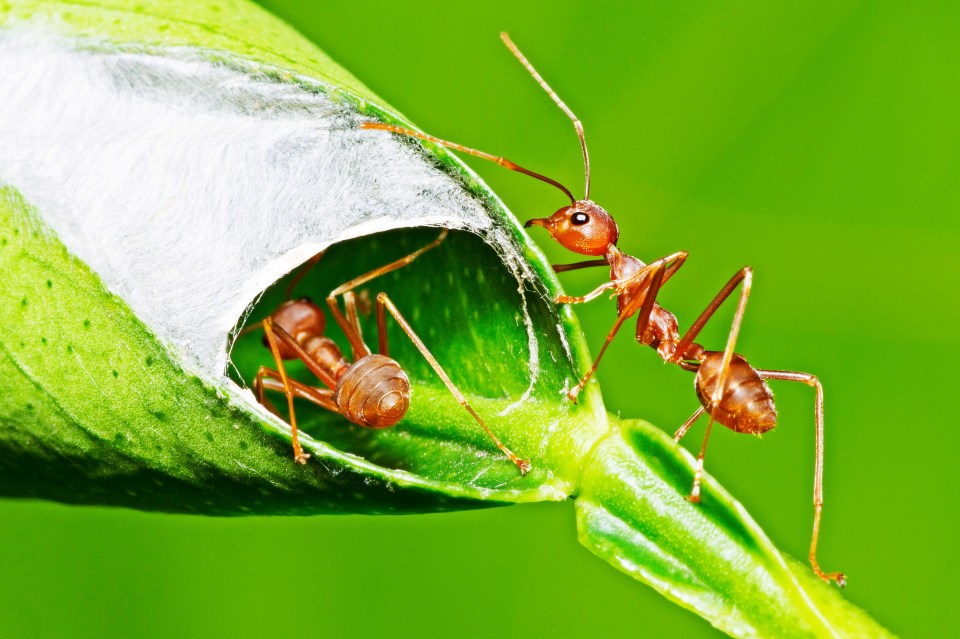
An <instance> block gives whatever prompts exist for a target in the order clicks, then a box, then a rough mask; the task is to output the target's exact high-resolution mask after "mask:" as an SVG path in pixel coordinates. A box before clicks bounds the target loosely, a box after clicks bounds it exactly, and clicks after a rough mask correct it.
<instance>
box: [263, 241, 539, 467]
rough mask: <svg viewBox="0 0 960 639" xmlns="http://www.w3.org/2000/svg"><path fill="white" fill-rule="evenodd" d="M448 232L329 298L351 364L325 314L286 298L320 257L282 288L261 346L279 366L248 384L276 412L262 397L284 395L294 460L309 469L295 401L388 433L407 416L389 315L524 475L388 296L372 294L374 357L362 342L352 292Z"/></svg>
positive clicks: (305, 301)
mask: <svg viewBox="0 0 960 639" xmlns="http://www.w3.org/2000/svg"><path fill="white" fill-rule="evenodd" d="M447 233H448V231H447V230H446V229H444V230H443V231H442V232H441V233H440V235H439V237H437V239H435V240H434V241H433V242H430V243H429V244H427V245H426V246H424V247H422V248H420V249H419V250H417V251H414V252H413V253H411V254H409V255H407V256H405V257H402V258H400V259H398V260H395V261H393V262H391V263H389V264H387V265H385V266H381V267H380V268H376V269H374V270H372V271H369V272H367V273H364V274H363V275H360V276H359V277H356V278H354V279H352V280H350V281H349V282H346V283H345V284H341V285H340V286H338V287H337V288H335V289H334V290H332V291H331V292H330V294H329V295H328V296H327V305H328V306H329V307H330V313H331V314H332V315H333V318H334V319H335V320H336V322H337V324H338V325H339V326H340V329H341V330H342V331H343V334H344V335H345V336H346V338H347V341H348V342H349V343H350V348H351V350H352V359H353V361H352V362H349V361H347V359H346V358H345V357H344V355H343V353H342V352H341V351H340V348H339V346H337V344H336V342H334V341H333V340H332V339H330V338H329V337H326V336H325V335H324V329H325V328H326V316H325V315H324V313H323V311H322V310H321V309H320V307H319V306H317V305H316V304H314V303H313V302H312V301H310V299H309V298H306V297H304V298H300V299H296V300H294V299H291V297H292V292H293V288H294V286H296V284H297V282H299V281H300V280H301V279H302V278H303V276H304V275H306V273H307V272H308V271H309V270H310V269H311V268H313V267H314V266H315V265H316V264H317V262H319V261H320V258H321V257H322V256H323V253H322V252H321V253H318V254H317V255H315V256H314V257H313V258H311V259H310V260H309V261H308V262H307V263H306V264H305V265H304V267H303V268H302V269H301V270H300V271H299V272H298V273H297V274H296V275H295V276H294V278H293V279H292V280H291V282H290V284H289V286H288V287H287V301H286V302H284V303H283V304H281V305H280V307H279V308H278V309H277V310H275V311H274V312H273V313H271V314H270V315H269V316H268V317H267V318H266V319H264V320H263V322H262V323H261V326H262V327H263V332H264V336H263V343H264V345H265V346H266V347H267V348H269V349H270V352H271V353H272V354H273V360H274V362H276V366H277V368H276V369H271V368H267V367H266V366H261V367H260V369H259V371H257V377H256V379H255V380H254V382H253V389H254V392H256V394H257V397H258V399H259V400H260V403H261V404H263V405H264V406H266V407H267V408H268V409H270V410H271V411H272V412H274V413H276V410H275V409H274V407H273V406H272V405H271V403H270V402H269V400H267V398H266V397H265V396H264V390H271V391H278V392H283V393H284V394H285V395H286V397H287V405H288V407H289V414H290V430H291V431H292V434H293V457H294V459H295V460H296V462H297V463H299V464H306V463H307V459H308V458H309V457H310V455H309V454H307V453H305V452H303V448H301V446H300V440H299V437H298V430H297V417H296V413H295V412H294V409H293V399H294V397H300V398H302V399H306V400H307V401H310V402H313V403H314V404H316V405H318V406H320V407H322V408H326V409H327V410H331V411H333V412H335V413H339V414H341V415H343V416H344V417H346V418H347V419H348V420H350V421H351V422H353V423H354V424H357V425H358V426H364V427H366V428H388V427H390V426H393V425H394V424H396V423H397V422H399V421H400V420H401V419H403V417H404V415H406V413H407V408H408V407H409V404H410V380H409V379H408V378H407V374H406V373H405V372H404V370H403V368H401V366H400V364H399V363H398V362H397V361H396V360H394V359H393V358H391V357H390V356H389V353H388V346H387V323H386V312H387V311H389V312H390V314H391V315H392V316H393V318H394V320H396V322H397V324H399V326H400V328H401V329H403V332H404V333H406V334H407V337H409V338H410V341H411V342H413V345H414V346H416V348H417V350H419V351H420V354H421V355H423V357H424V359H426V360H427V362H428V363H429V364H430V366H431V367H432V368H433V370H434V371H435V372H436V373H437V375H438V376H439V377H440V379H441V380H442V381H443V383H444V384H445V385H446V387H447V389H448V390H449V391H450V393H451V394H452V395H453V396H454V397H455V398H456V399H457V401H458V402H459V403H460V405H461V406H463V408H464V409H465V410H466V411H467V412H468V413H470V415H471V416H472V417H473V418H474V419H475V420H476V421H477V423H478V424H480V427H481V428H483V430H484V431H485V432H486V433H487V435H489V436H490V439H492V440H493V442H494V444H496V446H497V448H499V449H500V450H501V451H502V452H503V453H504V454H505V455H506V456H507V457H509V458H510V461H512V462H513V463H514V464H516V466H517V468H519V469H520V473H521V474H524V475H525V474H526V473H527V472H529V471H530V468H531V466H530V462H529V461H527V460H525V459H520V458H519V457H518V456H517V455H515V454H514V453H513V452H512V451H511V450H510V449H509V448H507V447H506V446H504V445H503V443H502V442H501V441H500V439H499V438H498V437H497V436H496V435H495V434H494V433H493V431H491V430H490V428H489V427H488V426H487V425H486V424H485V423H484V421H483V419H481V418H480V415H478V414H477V412H476V411H475V410H474V409H473V407H472V406H470V404H469V403H468V402H467V399H466V398H465V397H464V396H463V393H461V392H460V390H459V389H458V388H457V387H456V386H455V385H454V383H453V382H452V381H450V378H449V377H448V376H447V374H446V373H445V372H444V370H443V368H441V366H440V364H439V362H437V360H436V358H435V357H434V356H433V355H432V354H431V353H430V351H429V350H428V349H427V347H426V346H425V345H424V343H423V342H422V341H421V340H420V337H419V336H417V334H416V333H415V332H414V331H413V329H412V328H411V327H410V324H409V323H407V320H406V319H404V317H403V316H402V315H401V314H400V311H399V310H397V307H396V306H394V304H393V302H392V301H391V300H390V298H389V297H387V294H386V293H383V292H381V293H380V294H379V295H377V302H376V313H377V337H378V342H379V353H373V352H371V351H370V348H369V347H368V346H367V345H366V343H364V341H363V335H362V334H361V330H360V321H359V318H358V316H357V296H356V294H355V293H354V292H353V289H355V288H357V287H358V286H362V285H363V284H366V283H367V282H369V281H370V280H372V279H374V278H377V277H379V276H381V275H384V274H386V273H390V272H392V271H395V270H397V269H399V268H401V267H403V266H406V265H407V264H410V263H411V262H413V261H414V260H415V259H417V258H418V257H420V256H421V255H423V254H424V253H426V252H427V251H429V250H430V249H433V248H436V247H437V246H438V245H439V244H440V243H441V242H443V241H444V239H446V237H447ZM341 295H342V296H343V304H344V309H343V310H341V309H340V305H339V303H338V302H337V297H338V296H341ZM254 328H255V327H254ZM293 359H299V360H301V361H302V362H303V363H304V364H306V366H307V368H308V369H309V370H310V372H311V373H313V374H314V375H315V376H316V377H317V378H318V379H319V380H320V381H321V382H323V384H324V386H326V388H320V387H315V386H309V385H307V384H303V383H301V382H298V381H297V380H295V379H291V378H290V377H288V376H287V373H286V370H285V368H284V365H283V360H293Z"/></svg>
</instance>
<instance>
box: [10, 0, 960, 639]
mask: <svg viewBox="0 0 960 639" xmlns="http://www.w3.org/2000/svg"><path fill="white" fill-rule="evenodd" d="M263 4H264V5H265V6H266V7H267V8H268V9H270V10H272V11H273V12H275V13H276V14H278V15H279V16H280V17H282V18H284V19H286V20H287V21H288V22H290V23H292V24H293V25H294V26H296V27H297V28H299V29H300V30H301V31H302V32H303V33H305V34H306V35H307V36H308V37H310V38H311V39H313V40H314V41H315V42H317V43H318V44H319V45H320V46H321V47H322V48H323V49H325V50H326V51H327V52H328V53H329V54H330V55H331V56H333V57H334V59H336V60H337V61H338V62H340V63H341V64H342V65H343V66H344V67H345V68H347V69H349V70H350V71H351V72H353V73H354V74H355V75H356V76H357V77H358V78H360V79H361V80H362V81H363V82H365V83H367V85H368V86H370V87H371V88H372V89H373V90H374V91H375V92H376V93H378V94H379V95H381V96H382V97H383V98H384V99H386V100H387V101H389V102H390V103H392V104H393V105H394V106H396V107H397V108H399V109H401V110H402V111H403V112H404V113H405V114H406V115H408V116H409V117H410V118H411V119H412V120H413V121H414V122H416V123H418V124H419V125H420V126H421V127H423V128H424V129H425V130H427V131H430V132H432V133H434V134H436V135H439V136H442V137H447V138H449V139H453V140H456V141H458V142H461V143H463V144H467V145H471V146H475V147H478V148H482V149H484V150H487V151H490V152H493V153H497V154H503V155H505V156H507V157H509V158H511V159H513V160H515V161H517V162H520V163H521V164H524V165H526V166H528V167H530V168H532V169H533V170H536V171H540V172H543V173H546V174H548V175H550V176H552V177H554V178H556V179H559V180H560V181H562V182H564V183H566V184H567V185H568V186H569V187H570V188H571V189H572V190H573V191H574V192H579V191H580V190H581V189H582V172H581V171H582V168H581V166H580V160H579V150H578V147H577V142H576V139H575V137H574V134H573V131H572V127H571V126H570V124H569V122H568V121H567V120H565V118H564V116H563V115H562V113H560V111H559V110H557V109H556V108H555V107H554V106H553V105H552V104H551V103H550V102H549V100H548V99H547V98H546V96H545V95H544V94H543V93H542V92H541V91H540V89H539V88H537V87H536V85H535V84H534V83H533V81H532V80H531V79H530V78H529V77H527V76H526V75H525V73H524V72H523V70H522V69H521V68H520V67H519V65H518V64H517V63H516V62H515V61H514V60H513V58H512V57H511V56H510V55H509V53H508V52H507V51H506V50H505V49H504V48H503V46H502V45H501V44H500V41H499V38H498V37H497V34H498V32H499V31H500V30H508V31H509V32H510V33H511V35H512V36H513V37H514V39H515V41H516V42H517V43H518V45H519V46H520V47H521V48H522V49H523V50H524V51H525V53H526V54H527V55H528V57H529V58H530V59H531V60H532V61H533V62H534V64H536V65H537V66H538V68H539V70H540V71H541V73H543V75H544V76H545V77H546V78H547V80H548V81H549V82H550V83H551V84H552V85H553V86H554V88H555V89H556V90H557V91H558V92H559V93H560V94H561V96H563V98H564V99H565V100H566V101H567V102H568V104H569V105H570V106H571V108H572V109H574V111H575V112H576V113H577V114H578V115H579V116H580V118H581V119H582V120H583V121H584V123H585V126H586V131H587V139H588V142H589V144H590V151H591V158H592V161H593V164H592V166H593V173H594V180H593V189H592V195H593V197H594V199H596V200H597V201H599V202H600V203H601V204H602V205H604V206H605V207H606V208H607V209H608V210H609V211H611V212H612V213H613V214H614V215H615V216H616V217H617V219H618V221H619V223H620V228H621V242H620V246H621V248H623V249H624V250H626V251H628V252H630V253H633V254H636V255H637V256H639V257H640V258H641V259H644V260H646V261H650V260H652V259H654V258H656V257H659V256H661V255H663V254H666V253H668V252H670V251H674V250H678V249H685V250H687V251H689V252H690V255H691V257H690V260H689V261H688V263H687V265H686V266H685V267H684V269H683V270H682V271H681V272H680V273H679V274H678V275H677V277H676V278H675V279H674V280H672V281H671V282H670V284H669V285H668V287H667V288H666V289H665V290H664V291H663V293H662V295H661V297H660V299H661V302H662V303H663V304H664V305H665V306H667V307H668V308H670V309H671V310H673V311H674V312H675V313H676V314H677V316H678V317H679V319H680V324H681V327H685V326H687V325H689V323H690V322H691V321H692V320H693V318H695V317H696V315H697V314H698V313H699V312H700V311H701V310H702V308H703V307H704V306H705V305H706V303H707V302H708V301H709V299H710V298H711V297H712V296H713V295H714V294H715V293H716V291H717V290H718V289H719V288H720V286H721V285H722V284H723V283H724V282H725V281H726V279H727V278H728V277H729V276H730V275H732V274H733V273H734V272H735V271H736V270H737V269H738V268H739V267H740V266H742V265H743V264H750V265H751V266H753V267H754V269H755V280H754V293H753V295H752V296H751V298H750V304H749V306H748V311H747V316H746V321H745V326H744V330H743V332H742V334H741V339H740V342H739V347H738V350H739V351H740V352H742V353H744V354H745V355H747V356H748V357H749V359H750V360H751V361H752V362H753V363H754V364H756V365H757V366H760V367H764V368H785V369H793V370H803V371H809V372H813V373H816V374H818V375H819V376H821V379H822V381H823V383H824V385H825V390H826V440H827V441H826V445H827V453H826V466H825V491H826V506H825V510H824V520H823V532H822V536H821V552H820V560H821V564H822V565H823V567H824V568H825V569H828V570H843V571H844V572H846V573H847V574H848V577H849V586H848V588H847V590H846V592H845V594H846V595H847V596H848V597H849V598H850V599H851V600H852V601H854V602H856V603H857V604H859V605H861V606H863V607H864V608H866V609H867V610H868V611H870V612H871V613H872V614H873V615H874V616H875V617H876V618H877V619H879V620H880V621H881V622H882V623H885V624H886V625H887V626H888V627H889V628H890V629H891V630H893V631H894V632H896V633H899V634H901V635H903V636H908V637H946V636H956V635H957V633H958V632H960V612H958V608H957V606H955V605H952V604H951V603H950V602H951V600H952V599H953V598H954V597H956V595H957V586H956V585H955V582H956V579H955V575H956V574H957V572H958V569H960V566H958V552H957V548H956V540H957V538H958V534H957V533H958V515H957V514H956V509H955V508H954V507H953V506H952V505H951V504H952V503H953V502H954V500H955V498H954V495H953V490H952V489H950V488H949V482H950V481H955V480H950V479H949V477H951V476H954V475H955V474H956V473H955V469H954V459H955V456H956V452H957V450H958V444H960V435H958V429H957V428H956V427H955V426H954V425H953V424H952V419H953V415H954V407H955V405H956V403H957V398H958V392H957V391H956V390H955V388H956V382H955V380H954V378H953V370H954V361H955V359H956V356H957V354H958V353H960V349H958V338H957V329H958V322H957V318H958V285H957V278H958V275H960V259H958V252H960V241H958V240H960V224H958V220H957V212H958V209H960V172H958V167H960V119H958V106H960V28H958V26H960V5H957V4H956V3H942V4H940V5H937V4H935V3H900V2H892V1H891V2H805V3H797V6H787V5H786V4H785V3H778V4H777V5H776V6H774V5H773V4H772V3H771V4H768V3H757V2H724V3H719V2H699V3H670V4H667V3H660V2H633V3H622V5H610V6H601V5H598V4H596V3H585V2H584V3H576V2H564V1H559V0H552V1H550V2H544V1H539V0H538V1H535V2H523V3H521V2H500V1H498V2H486V3H483V4H481V5H475V6H470V5H467V4H460V3H450V2H435V3H423V4H419V5H407V4H403V5H401V4H397V3H388V2H382V1H379V0H378V1H375V2H367V3H364V4H362V5H358V4H355V3H311V2H302V1H301V2H295V1H293V0H271V1H269V2H264V3H263ZM471 164H472V165H473V166H475V167H476V168H477V170H478V171H480V172H481V174H482V175H483V176H484V177H485V178H486V179H487V180H488V182H489V183H490V184H491V185H492V186H493V188H494V189H495V190H496V191H497V192H499V193H500V194H501V195H502V196H503V197H504V199H505V200H506V202H507V204H508V205H509V206H510V207H511V208H512V209H513V211H514V212H515V213H516V215H517V216H518V217H519V218H520V219H527V218H529V217H533V216H541V215H544V214H547V213H550V212H552V211H553V210H554V209H556V208H558V207H559V206H561V205H563V204H564V201H563V198H562V197H558V194H557V193H556V192H554V191H553V190H552V189H550V188H549V187H546V186H544V185H542V184H540V183H538V182H535V181H533V180H529V179H527V178H524V177H523V176H519V175H516V174H512V173H509V172H506V171H503V170H501V169H498V168H497V167H495V166H492V165H491V166H486V165H484V164H483V163H482V162H479V161H476V162H473V161H471ZM534 235H535V238H536V240H537V241H538V242H540V244H541V245H542V246H545V248H547V249H548V252H549V254H550V255H551V258H552V259H554V260H555V261H562V260H569V256H568V255H564V254H563V252H562V251H559V250H554V247H552V246H550V245H549V242H548V240H547V237H546V234H537V233H535V234H534ZM602 275H603V274H602V272H601V271H599V270H598V271H595V272H593V273H591V272H582V273H575V274H565V276H564V278H563V280H564V282H565V285H566V287H567V290H568V291H570V292H580V291H586V290H589V289H590V288H592V287H593V286H595V285H596V284H597V283H598V282H599V280H600V278H601V277H602ZM730 310H731V309H727V312H725V313H722V314H721V316H722V319H720V318H718V320H717V321H715V322H714V323H713V325H712V326H711V327H709V328H708V330H706V331H705V333H704V335H703V338H704V339H703V340H702V341H703V342H704V343H705V344H707V345H712V346H716V347H718V348H719V347H720V346H721V345H722V344H723V341H724V339H725V335H726V330H727V324H728V323H729V318H730V315H731V313H730ZM578 312H579V315H580V317H581V319H582V320H583V324H584V329H585V331H586V333H587V335H588V339H589V343H590V344H591V348H592V349H593V350H594V352H596V349H597V348H598V347H599V344H600V343H601V341H602V339H603V336H604V335H605V334H606V331H607V330H608V328H609V327H610V325H611V324H612V322H613V319H614V311H613V306H612V303H611V302H607V301H596V302H594V303H593V304H591V305H588V306H583V307H580V308H579V309H578ZM624 333H626V334H624V335H622V336H621V337H620V338H619V339H618V340H617V342H616V343H615V344H614V346H613V347H612V348H611V350H610V352H609V354H608V355H607V356H606V359H605V361H604V363H603V365H602V366H601V368H600V372H599V378H600V381H601V384H602V387H603V389H604V396H605V399H606V403H607V407H608V409H609V410H610V411H612V412H614V413H619V414H621V415H623V416H625V417H643V418H646V419H649V420H650V421H652V422H654V423H656V424H659V425H661V426H662V427H663V428H664V429H665V430H668V431H670V432H672V431H673V430H674V429H675V428H676V427H677V426H678V425H679V424H680V423H681V422H682V421H683V420H684V419H685V418H686V417H687V416H688V415H689V414H690V413H691V412H692V411H693V409H694V408H695V407H696V405H697V403H696V398H695V396H694V393H693V389H692V384H691V378H690V376H689V374H687V373H684V372H682V371H680V370H675V369H673V368H668V367H666V366H664V365H663V364H662V363H661V362H660V360H659V359H658V358H657V357H656V356H655V355H654V354H653V353H652V352H650V351H649V349H641V348H639V347H638V346H637V345H636V344H635V343H634V342H633V340H632V338H631V336H630V334H629V330H625V331H624ZM774 392H775V393H776V395H777V401H778V407H779V410H780V424H779V427H778V428H777V429H776V430H775V431H773V432H772V433H770V434H769V435H767V436H765V437H763V438H762V439H757V438H750V437H745V436H738V435H735V434H733V433H731V432H729V431H726V430H721V431H717V432H716V433H715V435H714V436H713V438H712V440H711V444H710V448H709V451H708V456H707V469H708V471H709V472H711V473H713V474H714V475H716V476H717V477H718V478H719V479H720V480H721V481H722V482H723V484H724V485H725V486H726V487H727V488H728V489H729V490H730V491H731V492H732V493H733V494H734V495H736V496H738V497H739V498H740V500H741V501H742V502H743V503H744V505H745V506H746V507H747V508H748V510H749V511H750V512H751V513H752V514H753V516H754V517H755V518H756V519H757V521H758V522H759V523H760V525H761V526H762V527H763V528H764V529H765V530H766V531H767V533H768V534H769V535H770V536H771V538H772V539H773V540H774V542H775V543H777V544H778V545H779V546H780V547H781V548H782V549H783V550H785V551H786V552H788V553H790V554H792V555H794V556H796V557H798V558H803V557H805V555H806V550H807V545H808V543H809V530H810V525H811V516H812V507H811V486H812V477H813V423H812V413H813V393H812V392H811V391H810V389H808V388H807V387H804V386H801V385H795V384H784V383H779V384H777V385H776V386H775V388H774ZM702 428H703V426H702V425H701V426H700V428H699V429H697V430H695V431H694V432H693V434H692V435H691V436H690V437H689V441H687V442H686V445H687V447H688V448H690V449H693V450H695V449H696V448H697V447H698V446H699V442H700V437H701V436H702V432H703V431H702ZM0 566H2V571H3V578H2V579H0V635H2V636H54V635H56V636H61V635H69V636H90V637H93V636H96V637H104V636H126V635H130V634H133V633H134V632H136V634H137V635H140V636H147V637H149V636H158V637H160V636H171V635H174V634H176V635H178V636H182V637H187V636H201V635H207V636H209V635H238V636H251V635H286V636H290V635H293V634H302V635H306V636H315V635H320V636H340V635H345V634H347V633H350V634H356V635H362V636H374V635H384V634H388V635H390V636H433V635H439V634H447V633H456V634H458V635H460V636H466V637H471V636H488V635H499V636H523V635H533V636H539V635H545V636H550V635H553V636H576V635H583V636H586V635H590V636H604V635H605V636H613V637H619V636H650V637H674V636H680V635H682V636H686V637H710V636H716V635H717V634H718V633H716V631H714V630H713V629H712V628H711V627H710V626H709V625H708V624H707V623H706V622H704V621H702V620H700V619H699V618H698V617H696V616H694V615H692V614H691V613H688V612H686V611H684V610H682V609H680V608H678V607H676V606H674V605H673V604H671V603H669V602H668V601H667V600H665V599H663V598H662V597H660V596H659V595H657V594H655V593H654V592H653V591H652V590H651V589H649V588H647V587H645V586H643V585H640V584H638V583H636V582H634V581H632V580H631V579H629V578H627V577H625V576H623V575H620V574H619V573H617V572H616V571H614V570H613V569H612V568H610V567H608V566H607V565H606V564H605V563H603V562H601V561H599V560H597V559H594V558H593V557H592V556H591V555H590V554H589V553H588V552H587V551H586V550H585V549H582V548H581V547H580V546H579V545H578V543H577V541H576V532H575V527H574V518H573V509H572V506H571V504H569V503H567V504H543V505H535V506H521V507H511V508H504V509H497V510H490V511H482V512H470V513H459V514H444V515H435V516H416V517H396V518H388V517H379V518H374V517H359V516H354V517H314V518H303V519H296V518H287V519H279V518H277V519H266V518H254V519H236V520H224V519H207V518H199V517H181V516H167V515H152V514H144V513H139V512H129V511H122V510H108V509H97V508H71V507H65V506H60V505H56V504H48V503H30V502H16V501H6V502H0Z"/></svg>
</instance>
